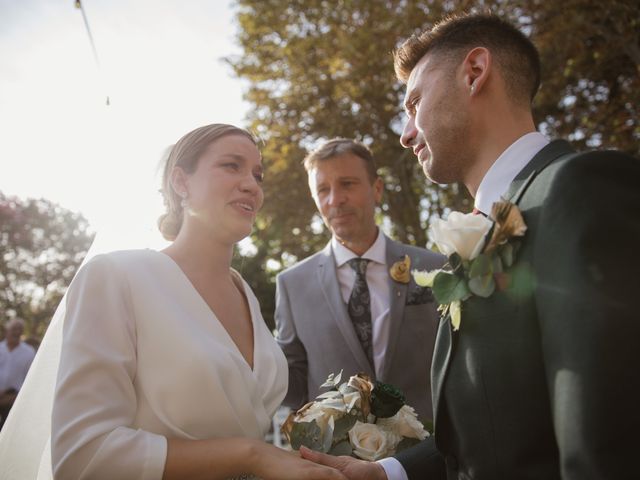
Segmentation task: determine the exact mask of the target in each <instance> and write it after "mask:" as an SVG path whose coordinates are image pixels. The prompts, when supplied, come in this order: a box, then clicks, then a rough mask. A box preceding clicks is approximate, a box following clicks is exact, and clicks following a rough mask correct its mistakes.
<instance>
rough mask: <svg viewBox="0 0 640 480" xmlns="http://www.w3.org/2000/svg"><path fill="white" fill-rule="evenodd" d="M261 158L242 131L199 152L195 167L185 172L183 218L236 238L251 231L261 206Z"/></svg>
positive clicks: (223, 138) (262, 194) (230, 238)
mask: <svg viewBox="0 0 640 480" xmlns="http://www.w3.org/2000/svg"><path fill="white" fill-rule="evenodd" d="M262 175H263V173H262V159H261V156H260V152H259V151H258V149H257V147H256V146H255V145H254V144H253V142H251V141H250V140H249V139H248V138H246V137H244V136H242V135H227V136H225V137H222V138H220V139H218V140H216V141H215V142H213V143H211V144H210V145H209V147H208V148H207V149H206V150H205V152H204V153H203V154H202V156H201V157H200V159H199V160H198V164H197V167H196V170H195V171H194V172H193V173H192V174H189V175H187V176H186V187H187V192H188V200H187V203H188V207H187V209H186V212H185V213H186V215H187V216H188V217H191V218H189V219H188V220H187V219H185V220H187V221H196V222H197V223H199V224H201V225H204V226H205V227H207V230H210V231H212V232H216V233H217V234H223V235H224V236H225V237H226V236H228V237H229V238H228V240H229V241H232V242H237V241H239V240H241V239H242V238H244V237H246V236H247V235H249V233H251V228H252V226H253V222H254V220H255V217H256V213H257V212H258V210H259V209H260V207H262V202H263V200H264V193H263V191H262V186H261V184H262Z"/></svg>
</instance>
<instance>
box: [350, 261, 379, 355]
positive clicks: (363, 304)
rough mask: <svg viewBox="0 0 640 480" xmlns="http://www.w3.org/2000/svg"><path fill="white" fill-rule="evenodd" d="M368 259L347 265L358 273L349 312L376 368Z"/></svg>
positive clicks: (367, 353)
mask: <svg viewBox="0 0 640 480" xmlns="http://www.w3.org/2000/svg"><path fill="white" fill-rule="evenodd" d="M368 262H369V260H367V259H366V258H359V257H357V258H352V259H351V260H349V261H348V262H347V263H348V264H349V266H350V267H351V268H353V269H354V270H355V272H356V281H355V283H354V284H353V290H351V296H350V297H349V303H348V304H347V310H348V311H349V316H350V317H351V321H352V322H353V328H354V329H355V331H356V335H357V336H358V340H360V344H361V345H362V349H363V350H364V353H365V354H366V355H367V359H368V360H369V363H370V364H371V368H374V364H373V329H372V327H371V296H370V295H369V286H368V285H367V276H366V275H367V263H368Z"/></svg>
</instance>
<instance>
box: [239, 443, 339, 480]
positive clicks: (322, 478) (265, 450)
mask: <svg viewBox="0 0 640 480" xmlns="http://www.w3.org/2000/svg"><path fill="white" fill-rule="evenodd" d="M253 450H254V455H253V457H254V458H253V461H252V462H251V463H252V465H254V466H255V468H254V469H253V470H254V472H253V473H254V474H255V475H256V476H257V477H259V478H261V479H263V480H347V477H345V476H344V475H343V474H342V473H340V472H339V471H338V470H336V469H335V468H332V467H327V466H324V465H319V464H317V463H313V462H311V461H309V460H305V459H303V458H301V457H300V455H298V454H297V453H295V452H288V451H286V450H283V449H281V448H278V447H274V446H273V445H269V444H267V443H261V445H260V446H259V447H258V448H255V449H253Z"/></svg>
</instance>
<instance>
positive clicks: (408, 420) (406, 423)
mask: <svg viewBox="0 0 640 480" xmlns="http://www.w3.org/2000/svg"><path fill="white" fill-rule="evenodd" d="M378 425H380V426H381V427H383V428H385V429H387V430H390V431H392V432H393V433H395V434H397V435H399V436H401V437H407V438H417V439H418V440H424V439H425V438H427V437H428V436H429V432H427V431H426V430H425V429H424V425H422V423H420V420H418V414H417V413H416V411H415V410H414V409H413V407H410V406H409V405H403V407H402V408H401V409H400V410H398V413H396V414H395V415H394V416H393V417H390V418H380V419H378Z"/></svg>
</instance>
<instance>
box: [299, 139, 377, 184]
mask: <svg viewBox="0 0 640 480" xmlns="http://www.w3.org/2000/svg"><path fill="white" fill-rule="evenodd" d="M345 154H352V155H355V156H356V157H360V158H361V159H362V160H363V161H364V166H365V168H366V169H367V175H368V176H369V179H370V180H371V183H373V182H374V181H375V180H376V178H378V169H377V168H376V162H375V160H374V158H373V154H372V153H371V150H369V148H368V147H367V146H366V145H365V144H364V143H362V142H359V141H357V140H352V139H350V138H342V137H336V138H332V139H331V140H327V141H326V142H324V143H323V144H321V145H320V146H319V147H317V148H316V149H314V150H312V151H311V152H309V154H308V155H307V156H306V157H304V160H303V165H304V168H305V169H306V171H307V173H308V172H310V171H311V170H313V168H315V166H316V165H317V164H318V162H321V161H323V160H328V159H330V158H335V157H339V156H341V155H345Z"/></svg>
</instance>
